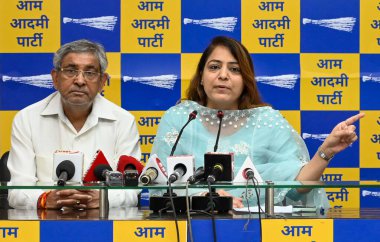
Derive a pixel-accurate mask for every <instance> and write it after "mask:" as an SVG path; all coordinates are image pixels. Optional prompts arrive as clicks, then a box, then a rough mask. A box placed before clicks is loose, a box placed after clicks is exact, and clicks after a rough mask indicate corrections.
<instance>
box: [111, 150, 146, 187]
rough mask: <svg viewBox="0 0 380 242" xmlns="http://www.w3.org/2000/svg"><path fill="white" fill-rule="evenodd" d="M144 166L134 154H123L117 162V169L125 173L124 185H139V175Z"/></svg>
mask: <svg viewBox="0 0 380 242" xmlns="http://www.w3.org/2000/svg"><path fill="white" fill-rule="evenodd" d="M143 169H144V166H143V165H142V164H141V162H140V161H138V160H137V159H136V158H134V157H132V156H127V155H122V156H120V158H119V162H118V164H117V170H118V171H119V172H121V173H122V174H123V177H124V186H137V185H138V183H139V175H140V174H141V172H142V170H143Z"/></svg>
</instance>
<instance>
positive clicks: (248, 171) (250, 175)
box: [243, 168, 255, 180]
mask: <svg viewBox="0 0 380 242" xmlns="http://www.w3.org/2000/svg"><path fill="white" fill-rule="evenodd" d="M243 177H244V179H246V180H251V179H253V178H254V177H255V173H254V172H253V170H252V169H251V168H246V169H244V171H243Z"/></svg>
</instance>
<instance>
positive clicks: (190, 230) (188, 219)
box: [186, 181, 194, 242]
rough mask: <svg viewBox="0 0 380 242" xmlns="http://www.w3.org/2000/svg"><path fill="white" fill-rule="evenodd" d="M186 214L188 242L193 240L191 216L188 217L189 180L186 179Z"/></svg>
mask: <svg viewBox="0 0 380 242" xmlns="http://www.w3.org/2000/svg"><path fill="white" fill-rule="evenodd" d="M186 215H187V227H188V229H189V237H190V242H194V239H193V227H192V226H191V217H190V204H189V181H186Z"/></svg>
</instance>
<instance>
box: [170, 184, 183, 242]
mask: <svg viewBox="0 0 380 242" xmlns="http://www.w3.org/2000/svg"><path fill="white" fill-rule="evenodd" d="M168 185H169V198H170V203H171V206H172V209H173V215H174V222H175V229H176V232H177V241H178V242H180V238H179V229H178V218H177V213H176V211H175V207H174V201H173V194H172V185H171V182H168Z"/></svg>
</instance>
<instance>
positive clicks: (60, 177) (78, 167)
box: [52, 150, 83, 186]
mask: <svg viewBox="0 0 380 242" xmlns="http://www.w3.org/2000/svg"><path fill="white" fill-rule="evenodd" d="M54 171H55V172H54ZM82 172H83V153H82V152H79V151H70V150H56V151H55V152H54V154H53V172H52V175H53V176H52V178H53V181H57V185H58V186H64V185H65V184H66V182H69V181H70V182H72V183H80V182H81V181H82Z"/></svg>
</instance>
